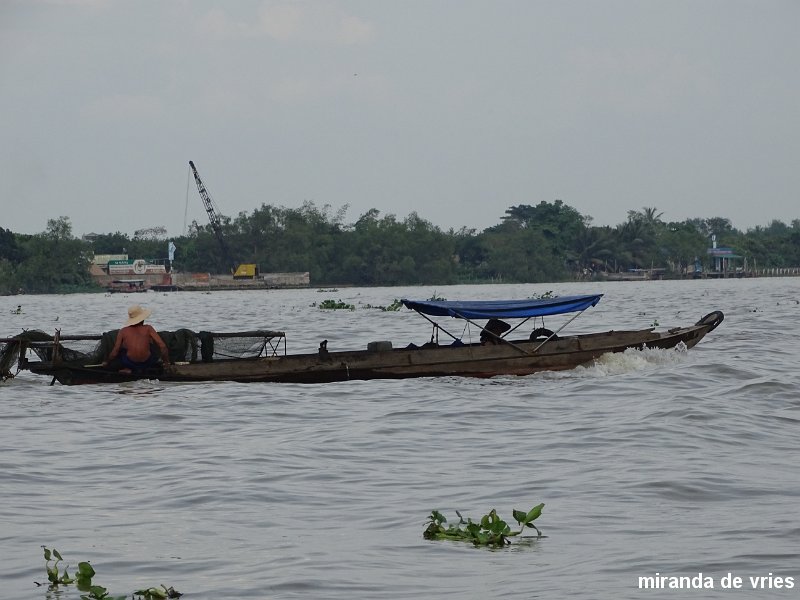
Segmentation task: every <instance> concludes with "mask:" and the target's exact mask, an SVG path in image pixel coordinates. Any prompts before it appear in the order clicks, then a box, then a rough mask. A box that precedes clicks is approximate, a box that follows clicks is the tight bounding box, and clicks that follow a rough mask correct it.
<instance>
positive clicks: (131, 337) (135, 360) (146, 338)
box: [103, 304, 169, 373]
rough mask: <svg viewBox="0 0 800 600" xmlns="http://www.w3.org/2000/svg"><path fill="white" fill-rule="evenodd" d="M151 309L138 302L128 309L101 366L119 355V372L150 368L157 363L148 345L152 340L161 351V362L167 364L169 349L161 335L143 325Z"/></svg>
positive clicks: (156, 357)
mask: <svg viewBox="0 0 800 600" xmlns="http://www.w3.org/2000/svg"><path fill="white" fill-rule="evenodd" d="M151 314H153V313H152V311H150V310H148V309H146V308H142V307H141V306H139V305H138V304H136V305H134V306H131V307H130V308H129V309H128V320H127V321H126V322H125V326H124V327H123V328H122V329H120V330H119V333H118V334H117V341H116V343H115V344H114V348H113V350H111V353H110V354H109V355H108V358H107V359H106V360H104V361H103V366H104V367H106V366H108V364H109V363H111V362H112V361H114V360H115V359H116V358H117V356H119V361H117V362H118V363H119V364H121V366H122V368H121V369H120V372H121V373H134V372H141V371H145V370H147V369H150V368H152V367H154V366H156V365H157V364H158V360H159V356H158V354H156V353H155V352H153V349H152V348H151V347H150V343H151V342H153V343H155V344H156V346H158V349H159V350H160V352H161V357H160V358H161V361H162V362H163V364H165V365H168V364H169V351H168V350H167V345H166V344H165V343H164V340H162V339H161V336H160V335H158V333H157V332H156V330H155V329H153V327H152V326H150V325H145V323H144V320H145V319H146V318H148V317H149V316H150V315H151Z"/></svg>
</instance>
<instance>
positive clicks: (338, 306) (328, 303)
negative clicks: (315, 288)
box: [311, 299, 356, 310]
mask: <svg viewBox="0 0 800 600" xmlns="http://www.w3.org/2000/svg"><path fill="white" fill-rule="evenodd" d="M311 306H314V305H313V304H312V305H311ZM319 307H320V308H322V309H325V310H355V309H356V307H355V305H354V304H348V303H347V302H342V301H341V300H338V301H337V300H331V299H328V300H323V301H322V302H320V303H319Z"/></svg>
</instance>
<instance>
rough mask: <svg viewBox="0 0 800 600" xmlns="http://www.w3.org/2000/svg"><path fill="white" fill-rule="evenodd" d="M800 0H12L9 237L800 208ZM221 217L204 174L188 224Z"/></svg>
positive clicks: (8, 22)
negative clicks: (256, 212)
mask: <svg viewBox="0 0 800 600" xmlns="http://www.w3.org/2000/svg"><path fill="white" fill-rule="evenodd" d="M799 29H800V2H797V1H796V0H749V1H743V0H716V1H703V0H663V1H660V0H653V1H644V0H641V1H640V0H627V1H623V0H602V1H601V0H592V1H557V0H551V1H547V2H542V1H535V0H519V1H514V0H480V1H478V0H472V1H471V0H425V1H422V0H402V1H399V0H395V1H389V0H385V1H381V0H361V1H356V0H328V1H272V0H241V1H222V0H216V1H214V0H138V1H132V0H126V1H123V0H46V1H45V0H0V84H1V85H2V91H1V92H0V115H1V116H0V203H1V205H2V210H1V211H0V226H2V227H5V228H7V229H11V230H13V231H16V232H20V233H35V232H39V231H43V230H44V229H45V227H46V224H47V219H48V218H55V217H58V216H61V215H66V216H69V217H70V219H71V221H72V224H73V230H74V233H75V234H76V235H80V234H83V233H88V232H90V231H94V232H99V233H111V232H115V231H121V232H123V233H128V234H132V233H133V231H134V230H136V229H140V228H145V227H155V226H163V227H166V228H167V230H168V232H169V233H170V235H179V234H181V233H182V231H183V227H184V215H185V210H186V206H187V191H186V190H187V175H188V172H189V168H188V161H189V160H193V161H194V162H195V164H196V165H197V168H198V170H199V172H200V175H201V177H202V178H203V180H204V182H205V184H206V185H207V187H208V189H209V191H210V193H211V195H212V196H213V198H214V200H215V202H216V203H217V205H218V207H219V209H220V211H221V212H222V213H223V214H225V215H229V216H235V215H236V214H238V213H239V212H240V211H246V212H248V213H249V212H251V211H252V210H253V209H255V208H257V207H259V206H260V205H261V204H263V203H266V204H273V205H278V206H281V205H282V206H287V207H298V206H300V205H302V203H303V202H304V201H306V200H310V201H314V202H315V203H316V204H317V205H318V206H322V205H325V204H330V205H331V207H332V208H333V209H334V210H336V209H338V208H340V207H341V206H343V205H345V204H349V205H350V208H349V210H348V212H347V214H346V222H353V221H355V220H356V219H357V218H358V216H360V215H361V214H363V213H364V212H366V211H367V210H368V209H370V208H373V207H374V208H377V209H379V210H380V211H381V213H382V214H386V213H393V214H396V215H397V216H398V217H399V218H404V217H405V216H407V215H408V214H409V213H411V212H412V211H416V212H417V213H418V214H419V215H420V216H421V217H422V218H425V219H428V220H430V221H432V222H433V223H435V224H436V225H439V226H441V227H443V228H445V229H449V228H450V227H454V228H456V229H458V228H460V227H461V226H468V227H476V228H478V229H479V230H480V229H483V228H484V227H487V226H490V225H494V224H496V223H498V222H500V218H501V217H502V215H503V214H504V211H505V209H506V208H508V207H509V206H512V205H517V204H537V203H539V202H540V201H542V200H546V201H548V202H552V201H553V200H555V199H562V200H563V201H564V202H565V203H567V204H569V205H570V206H573V207H575V208H576V209H577V210H578V211H580V212H581V213H583V214H585V215H590V216H592V217H594V223H595V224H600V225H606V224H607V225H615V224H617V223H620V222H622V221H624V220H625V218H626V215H627V211H628V210H631V209H637V210H640V209H641V208H642V207H644V206H648V207H649V206H654V207H657V208H658V209H659V210H660V211H662V212H663V213H664V215H663V218H664V219H665V220H682V219H685V218H687V217H714V216H723V217H728V218H730V219H731V220H732V222H733V224H734V226H736V227H739V228H742V229H746V228H749V227H752V226H755V225H767V224H768V223H769V222H770V221H772V220H773V219H780V220H782V221H784V222H787V223H789V222H791V220H793V219H796V218H800V202H798V190H799V189H800V90H799V88H800V75H799V74H800V35H798V33H797V32H798V30H799ZM192 219H196V220H197V221H198V222H200V223H207V218H206V214H205V212H204V210H203V206H202V203H201V201H200V197H199V195H198V193H197V189H196V187H195V186H194V182H193V181H192V182H191V187H190V188H189V194H188V220H189V222H191V220H192Z"/></svg>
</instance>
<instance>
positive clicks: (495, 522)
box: [422, 503, 544, 547]
mask: <svg viewBox="0 0 800 600" xmlns="http://www.w3.org/2000/svg"><path fill="white" fill-rule="evenodd" d="M543 508H544V503H542V504H537V505H536V506H534V507H533V508H532V509H530V510H529V511H528V512H523V511H521V510H516V509H514V511H513V513H512V514H513V516H514V520H516V522H517V523H518V524H519V525H520V529H519V531H512V530H511V526H509V525H508V523H506V522H505V521H504V520H503V519H501V518H500V517H499V516H498V515H497V512H496V511H495V509H492V510H491V511H490V512H489V514H487V515H483V517H481V519H480V521H477V522H476V521H473V520H472V519H467V520H466V521H465V520H464V517H462V516H461V513H460V512H458V511H456V514H457V515H458V523H457V524H454V525H448V526H446V527H445V523H447V519H446V518H445V517H444V515H442V513H440V512H439V511H438V510H434V511H432V512H431V514H430V516H429V517H428V526H427V527H426V528H425V531H424V532H423V533H422V537H424V538H425V539H426V540H455V541H462V542H472V543H473V544H475V545H476V546H493V547H500V546H505V545H506V544H510V543H511V540H509V538H511V537H515V536H518V535H520V534H521V533H522V532H523V531H525V528H526V527H530V528H532V529H535V530H536V533H537V534H538V536H537V537H542V532H541V531H539V528H538V527H536V525H534V524H533V522H534V521H535V520H536V519H538V518H539V516H541V514H542V509H543ZM462 525H463V526H464V527H462Z"/></svg>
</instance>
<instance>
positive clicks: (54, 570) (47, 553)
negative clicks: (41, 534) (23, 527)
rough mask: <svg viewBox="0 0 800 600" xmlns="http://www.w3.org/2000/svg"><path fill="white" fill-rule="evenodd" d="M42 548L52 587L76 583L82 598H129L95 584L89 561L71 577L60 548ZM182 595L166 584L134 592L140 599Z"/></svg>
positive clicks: (150, 599) (114, 599)
mask: <svg viewBox="0 0 800 600" xmlns="http://www.w3.org/2000/svg"><path fill="white" fill-rule="evenodd" d="M42 548H44V566H45V570H46V571H47V581H48V582H50V589H58V587H59V586H61V585H70V584H72V583H74V584H75V587H76V588H78V590H79V591H81V592H84V593H83V594H81V600H127V598H128V596H127V595H124V596H112V595H110V594H109V592H108V590H107V589H106V588H104V587H103V586H101V585H93V584H92V578H93V577H94V576H95V575H96V573H95V570H94V568H93V567H92V565H91V564H89V563H88V562H85V561H84V562H79V563H78V570H77V571H76V572H75V577H70V574H69V572H68V568H69V566H66V567H64V572H63V573H62V572H61V568H60V567H59V563H61V562H62V561H63V560H64V559H63V558H62V557H61V554H60V553H59V552H58V550H56V549H55V548H53V550H50V549H49V548H47V547H46V546H42ZM51 563H52V564H51ZM35 583H36V585H42V584H40V583H38V582H35ZM182 595H183V594H181V593H180V592H178V591H176V590H175V588H173V587H167V586H165V585H161V586H159V587H150V588H144V589H141V590H137V591H135V592H133V598H134V599H136V598H138V599H140V600H164V599H166V598H180V597H181V596H182Z"/></svg>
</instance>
